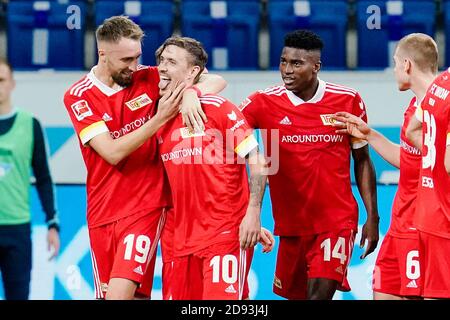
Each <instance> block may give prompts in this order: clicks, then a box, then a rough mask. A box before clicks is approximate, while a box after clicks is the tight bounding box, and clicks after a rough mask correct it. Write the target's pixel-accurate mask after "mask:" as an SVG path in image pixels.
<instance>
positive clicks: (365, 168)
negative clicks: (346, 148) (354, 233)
mask: <svg viewBox="0 0 450 320" xmlns="http://www.w3.org/2000/svg"><path fill="white" fill-rule="evenodd" d="M352 155H353V160H354V163H355V178H356V184H357V186H358V190H359V193H360V194H361V198H362V200H363V202H364V206H365V208H366V211H367V221H366V223H365V224H364V226H363V230H362V234H361V241H360V247H361V248H362V247H363V246H364V245H365V243H366V240H367V247H366V250H365V251H364V253H363V255H362V256H361V259H364V258H365V257H366V256H367V255H369V254H370V253H372V252H373V251H374V250H375V248H376V247H377V244H378V238H379V234H378V233H379V230H378V222H379V220H380V217H379V216H378V208H377V187H376V176H375V169H374V166H373V163H372V160H371V159H370V156H369V148H368V146H367V145H366V146H364V147H362V148H359V149H353V152H352Z"/></svg>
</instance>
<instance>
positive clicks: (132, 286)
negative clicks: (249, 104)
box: [64, 16, 224, 299]
mask: <svg viewBox="0 0 450 320" xmlns="http://www.w3.org/2000/svg"><path fill="white" fill-rule="evenodd" d="M143 35H144V34H143V31H142V30H141V28H140V27H139V26H138V25H137V24H135V23H134V22H132V21H131V20H130V19H128V18H127V17H123V16H121V17H111V18H109V19H107V20H105V21H104V23H103V25H101V26H100V27H99V28H98V29H97V32H96V38H97V46H98V54H99V59H98V64H97V66H95V67H94V68H92V70H91V72H89V73H88V74H87V75H86V76H85V77H83V78H82V79H81V80H80V81H77V82H76V83H75V84H74V85H72V86H71V87H70V88H69V89H68V90H67V92H66V93H65V96H64V104H65V106H66V108H67V111H68V113H69V116H70V118H71V121H72V123H73V125H74V128H75V131H76V132H77V134H78V137H79V140H80V148H81V152H82V155H83V158H84V162H85V164H86V168H87V183H86V186H87V199H88V200H87V201H88V203H87V221H88V228H89V237H90V244H91V254H92V266H93V271H94V284H95V292H96V298H98V299H103V298H106V299H132V298H134V297H141V298H148V297H149V296H150V292H151V287H152V281H153V270H154V263H155V254H154V253H155V249H156V246H157V242H158V239H159V234H160V231H161V229H162V226H163V222H164V212H165V208H166V207H167V206H168V205H170V193H169V192H168V190H167V189H168V186H167V185H165V183H164V176H163V173H164V170H163V166H162V163H161V160H160V158H159V157H158V155H157V151H156V149H157V142H156V140H155V138H154V137H153V136H154V134H155V132H156V131H157V130H158V129H159V128H160V127H161V126H162V125H164V124H165V123H166V122H167V121H168V120H169V119H170V118H172V117H173V116H175V115H176V114H177V113H178V111H179V102H180V100H181V98H182V97H183V96H184V98H185V100H187V101H190V103H191V104H192V105H196V104H199V103H198V101H197V100H198V98H197V96H196V93H195V91H193V90H185V91H184V92H183V89H184V85H183V84H180V85H176V84H175V83H174V85H173V86H172V88H171V90H168V92H167V93H166V94H165V95H164V96H163V97H162V98H161V99H160V100H159V103H158V99H159V88H158V84H159V75H158V72H157V69H156V68H155V67H143V66H140V65H138V62H137V61H138V59H139V57H140V56H141V39H142V37H143ZM215 80H217V77H216V78H215ZM213 82H216V81H213ZM201 85H203V86H204V84H203V83H202V84H199V87H200V89H201V90H206V89H205V87H201ZM219 86H220V88H219V89H218V90H217V91H220V90H221V89H223V87H224V86H223V85H222V84H219ZM213 87H217V86H216V85H215V84H214V85H213ZM217 91H212V92H217ZM206 92H208V91H206ZM192 97H193V98H192ZM157 103H158V111H157V112H156V105H157Z"/></svg>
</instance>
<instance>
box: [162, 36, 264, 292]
mask: <svg viewBox="0 0 450 320" xmlns="http://www.w3.org/2000/svg"><path fill="white" fill-rule="evenodd" d="M156 55H157V61H158V71H159V74H160V78H161V81H160V85H159V88H160V89H161V94H165V91H166V89H167V86H168V85H170V83H172V82H173V81H180V82H184V83H186V85H187V86H190V85H192V84H195V83H196V82H197V79H198V75H199V74H201V72H202V71H203V69H204V67H205V65H206V62H207V58H208V57H207V54H206V52H205V50H204V49H203V46H202V45H201V43H200V42H198V41H196V40H194V39H191V38H180V37H172V38H169V39H167V40H166V41H165V42H164V43H163V45H162V46H161V47H160V48H159V49H158V50H157V53H156ZM200 102H201V105H202V109H203V110H204V112H205V115H206V116H207V117H208V122H207V123H206V124H205V130H203V131H196V132H192V131H190V130H189V129H188V128H187V127H186V126H185V125H183V123H182V119H181V117H176V118H174V119H172V120H171V121H169V122H168V123H167V124H166V125H165V126H164V127H163V128H161V129H160V130H159V131H158V142H159V151H160V154H161V159H162V161H163V163H164V167H165V169H166V172H167V176H168V179H169V183H170V187H171V190H172V199H173V205H174V207H173V208H174V209H173V210H174V212H173V213H174V216H173V223H174V230H173V241H174V242H173V255H174V257H175V259H174V262H173V269H172V285H171V287H170V290H171V293H172V298H173V299H176V300H177V299H226V300H236V299H242V296H243V291H244V286H245V282H246V277H247V272H248V269H249V267H250V266H249V263H247V262H248V260H247V257H246V255H247V251H248V249H249V248H252V247H253V246H254V245H255V244H256V243H257V242H258V240H259V238H260V233H261V224H260V210H261V201H262V197H263V194H264V188H265V182H266V175H265V159H264V157H263V156H262V155H260V154H259V153H258V152H257V147H258V143H257V142H256V138H255V137H254V135H253V131H252V130H251V129H250V128H249V127H248V124H247V122H246V121H245V118H244V117H243V115H242V114H241V113H240V111H239V110H238V109H237V107H236V106H234V105H233V104H232V103H231V102H230V101H228V100H226V99H225V98H223V97H220V96H217V95H201V96H200ZM247 156H248V164H249V169H250V186H249V183H248V177H247V171H246V161H245V159H244V158H245V157H247Z"/></svg>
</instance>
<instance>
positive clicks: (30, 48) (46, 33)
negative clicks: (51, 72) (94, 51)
mask: <svg viewBox="0 0 450 320" xmlns="http://www.w3.org/2000/svg"><path fill="white" fill-rule="evenodd" d="M71 6H73V7H71ZM67 12H69V13H67ZM85 15H86V10H85V4H84V3H82V2H69V3H68V4H64V5H63V4H59V3H57V2H49V1H36V2H31V1H13V2H10V3H9V4H8V8H7V29H8V31H7V39H8V59H9V61H10V62H11V64H12V65H13V67H14V68H16V69H40V68H55V69H83V68H84V33H85Z"/></svg>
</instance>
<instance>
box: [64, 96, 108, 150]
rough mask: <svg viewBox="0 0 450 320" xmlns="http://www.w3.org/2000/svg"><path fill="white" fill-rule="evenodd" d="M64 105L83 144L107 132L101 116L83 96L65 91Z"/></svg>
mask: <svg viewBox="0 0 450 320" xmlns="http://www.w3.org/2000/svg"><path fill="white" fill-rule="evenodd" d="M64 105H65V106H66V109H67V112H68V113H69V117H70V120H71V121H72V124H73V126H74V128H75V131H76V133H77V135H78V137H79V138H80V140H81V143H82V144H83V145H85V144H86V143H88V142H89V141H90V140H91V139H92V138H94V137H95V136H97V135H99V134H102V133H105V132H109V129H108V127H107V126H106V124H105V122H104V121H103V119H102V118H101V116H100V115H98V114H95V113H94V111H93V109H92V106H91V103H90V102H88V100H87V99H86V98H85V97H83V96H82V97H77V96H73V95H70V94H69V93H66V94H65V96H64Z"/></svg>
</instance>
